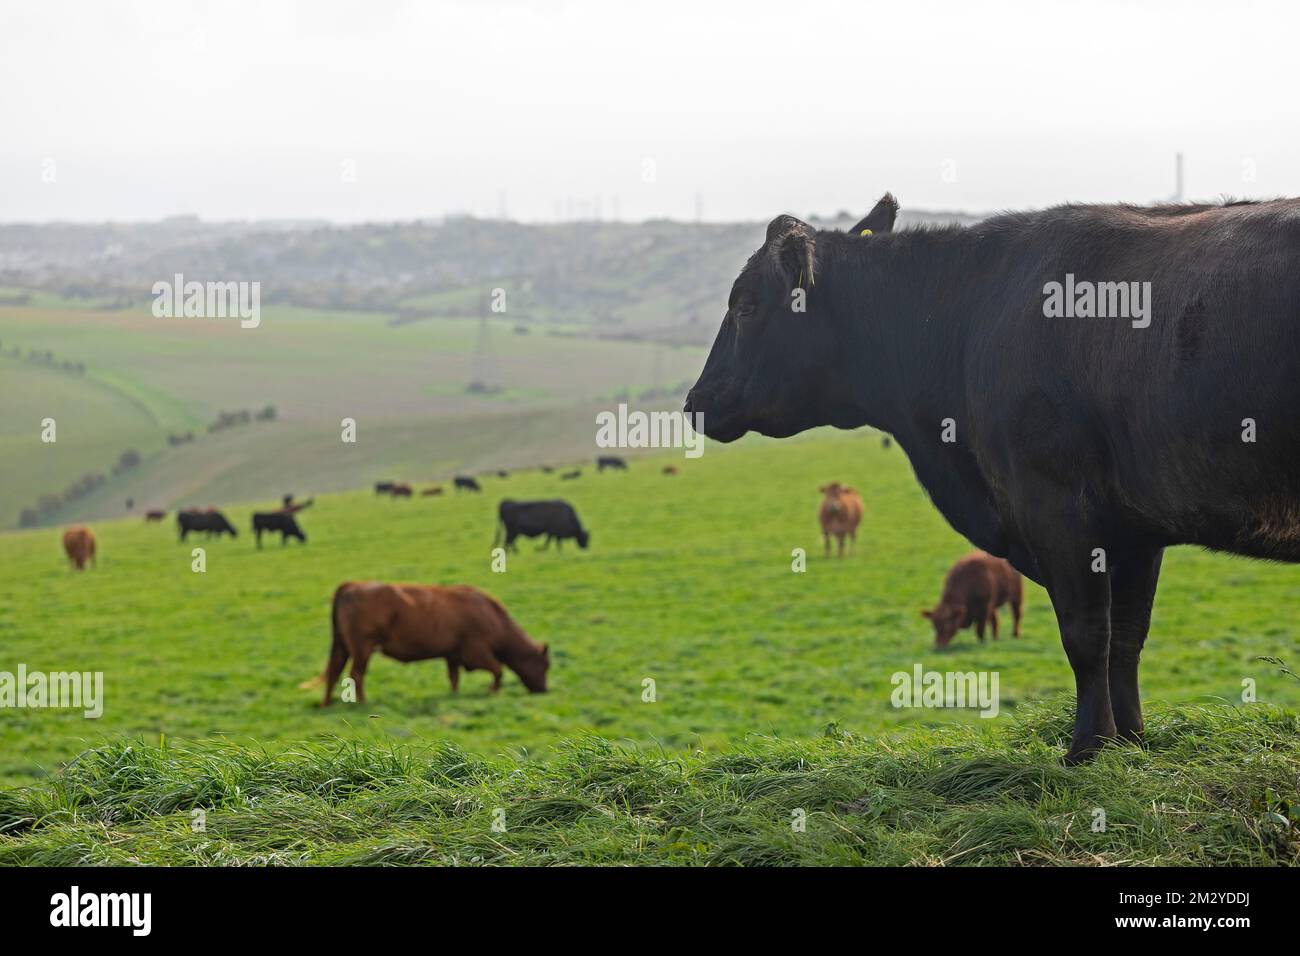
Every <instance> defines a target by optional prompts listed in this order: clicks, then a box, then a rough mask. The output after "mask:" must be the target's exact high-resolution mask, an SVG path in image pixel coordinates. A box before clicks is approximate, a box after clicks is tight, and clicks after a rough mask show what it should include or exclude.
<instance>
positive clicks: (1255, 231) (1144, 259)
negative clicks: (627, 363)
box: [685, 195, 1300, 763]
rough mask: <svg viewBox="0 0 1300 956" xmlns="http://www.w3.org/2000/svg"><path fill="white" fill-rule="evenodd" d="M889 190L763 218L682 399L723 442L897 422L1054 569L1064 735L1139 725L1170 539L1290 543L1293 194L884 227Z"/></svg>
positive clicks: (1002, 549) (995, 539) (1295, 522)
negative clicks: (1069, 700) (832, 211)
mask: <svg viewBox="0 0 1300 956" xmlns="http://www.w3.org/2000/svg"><path fill="white" fill-rule="evenodd" d="M896 210H897V203H896V202H895V201H894V199H893V197H892V196H888V195H887V196H885V197H884V198H883V199H882V200H881V201H880V202H879V203H878V204H877V206H876V208H875V209H873V210H872V211H871V213H870V214H869V215H868V216H867V217H866V218H865V219H864V220H863V221H862V222H860V223H858V224H857V225H856V226H854V227H853V228H852V229H851V230H849V232H848V233H847V234H846V233H841V232H835V231H830V230H819V229H816V228H814V227H812V226H810V225H808V224H807V223H804V222H801V221H799V220H798V219H795V218H793V217H791V216H779V217H777V218H776V219H774V220H773V221H772V223H771V224H770V225H769V226H768V228H767V236H766V239H765V241H764V243H763V246H762V248H760V249H759V251H758V252H756V253H755V254H754V255H753V256H751V257H750V259H749V262H748V263H747V264H746V266H745V268H744V270H743V271H742V272H741V273H740V275H739V277H737V279H736V281H735V283H734V284H733V285H732V287H731V293H730V298H729V304H728V307H727V312H726V317H725V319H724V320H723V323H722V327H721V329H720V330H719V332H718V336H717V339H716V341H715V342H714V343H713V348H712V350H711V352H710V353H709V358H708V361H707V363H706V364H705V367H704V371H703V373H702V374H701V376H700V379H699V381H698V382H696V384H695V386H694V387H693V388H692V389H691V391H690V394H689V395H688V396H687V400H686V408H685V411H686V413H687V414H688V415H690V414H696V413H698V414H702V415H703V416H704V426H705V427H704V430H705V433H706V434H707V435H708V436H709V437H710V438H712V439H714V440H715V441H722V442H729V441H733V440H735V439H737V438H740V437H741V436H742V435H744V434H745V433H746V432H748V431H757V432H760V433H761V434H764V435H769V436H772V437H775V438H784V437H787V436H789V435H793V434H795V433H797V432H801V431H804V430H805V429H808V428H814V427H817V426H821V425H834V426H835V427H837V428H846V429H847V428H857V427H859V426H861V425H871V426H872V427H873V428H878V429H880V430H881V431H884V432H889V433H891V434H892V435H893V437H894V438H895V439H896V440H897V442H898V445H899V447H900V448H901V449H902V450H903V452H904V453H905V454H906V455H907V457H908V458H909V459H910V461H911V465H912V468H913V470H914V471H915V472H916V477H917V479H918V480H919V481H920V483H921V484H922V485H923V486H924V487H925V489H926V491H927V492H928V493H929V496H930V499H931V500H932V501H933V503H934V505H935V507H937V508H938V509H939V511H940V512H941V513H942V514H943V516H944V517H945V518H946V519H947V520H948V521H949V523H950V524H952V526H953V527H954V528H955V529H956V530H957V531H958V532H960V533H961V534H962V535H964V536H965V537H967V538H968V539H969V540H970V541H972V542H973V543H974V544H975V545H976V546H977V547H979V548H980V549H982V550H984V551H987V552H989V553H990V554H993V555H996V556H999V557H1005V558H1006V559H1007V560H1008V561H1009V562H1010V563H1011V564H1012V566H1013V567H1015V568H1016V569H1017V570H1019V571H1020V572H1021V573H1023V574H1024V575H1025V576H1026V577H1029V578H1031V579H1032V580H1034V581H1037V582H1038V583H1040V584H1042V585H1043V586H1044V587H1046V588H1047V592H1048V594H1049V596H1050V597H1051V600H1052V605H1053V608H1054V610H1055V612H1056V618H1057V622H1058V624H1059V625H1060V630H1061V641H1062V643H1063V644H1064V645H1065V652H1066V656H1067V657H1068V659H1069V662H1070V666H1071V668H1072V669H1073V671H1074V679H1075V692H1076V712H1075V722H1074V733H1073V737H1072V739H1071V742H1070V750H1069V753H1068V754H1067V761H1068V762H1070V763H1076V762H1078V761H1080V760H1084V759H1087V758H1088V757H1090V756H1092V755H1093V753H1095V752H1096V750H1097V749H1098V748H1099V747H1101V746H1102V744H1103V742H1104V741H1107V740H1111V739H1114V738H1119V739H1122V740H1138V739H1140V738H1141V737H1142V734H1143V720H1142V707H1141V698H1140V694H1139V688H1138V661H1139V658H1140V656H1141V653H1142V649H1143V644H1144V643H1145V641H1146V638H1147V632H1148V630H1149V628H1150V624H1151V609H1152V602H1153V601H1154V599H1155V594H1156V583H1157V581H1158V579H1159V576H1160V565H1161V559H1162V556H1163V554H1164V549H1165V548H1166V547H1169V546H1173V545H1179V544H1193V545H1199V546H1201V547H1204V548H1209V549H1213V550H1219V551H1225V552H1229V553H1233V554H1240V555H1246V556H1249V557H1255V558H1263V559H1266V560H1272V561H1290V562H1300V456H1297V455H1296V448H1297V447H1298V446H1297V442H1300V417H1297V415H1296V409H1297V408H1300V324H1297V322H1296V315H1297V303H1300V268H1297V267H1298V266H1300V199H1278V200H1270V201H1267V202H1258V203H1255V202H1234V203H1227V204H1225V205H1212V204H1199V203H1197V204H1191V203H1189V204H1178V205H1168V206H1154V207H1150V208H1139V207H1136V206H1129V205H1070V206H1059V207H1056V208H1053V209H1044V210H1040V211H1037V212H1016V213H1007V214H1003V215H998V216H994V217H992V218H990V219H985V220H982V221H980V222H978V223H976V224H974V225H971V226H965V227H945V228H942V229H932V230H931V229H913V230H905V231H903V232H901V233H896V234H895V233H893V232H892V228H893V225H894V218H895V212H896ZM795 289H802V290H804V292H805V293H806V296H807V299H806V310H804V311H806V314H799V313H795V312H792V310H791V307H790V302H791V295H792V292H793V291H794V290H795ZM1067 290H1069V291H1068V292H1067ZM1144 290H1145V291H1144ZM800 298H801V301H802V297H800ZM1144 302H1145V304H1144ZM1076 304H1077V308H1076ZM1076 316H1077V317H1076ZM1256 423H1258V427H1257V424H1256ZM1206 633H1207V631H1206V628H1204V627H1202V628H1200V634H1201V636H1204V635H1205V634H1206ZM1225 653H1226V649H1225Z"/></svg>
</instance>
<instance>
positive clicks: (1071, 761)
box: [1061, 747, 1101, 767]
mask: <svg viewBox="0 0 1300 956" xmlns="http://www.w3.org/2000/svg"><path fill="white" fill-rule="evenodd" d="M1099 750H1101V748H1100V747H1084V748H1081V749H1079V750H1075V749H1074V748H1073V747H1071V748H1070V752H1069V753H1067V754H1066V755H1065V756H1064V757H1062V758H1061V763H1063V764H1065V766H1067V767H1077V766H1079V765H1080V764H1085V763H1088V762H1089V761H1091V760H1092V759H1093V758H1094V757H1096V756H1097V752H1098V751H1099Z"/></svg>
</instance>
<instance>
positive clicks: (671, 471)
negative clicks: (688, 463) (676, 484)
mask: <svg viewBox="0 0 1300 956" xmlns="http://www.w3.org/2000/svg"><path fill="white" fill-rule="evenodd" d="M664 474H665V475H675V474H677V466H676V465H664Z"/></svg>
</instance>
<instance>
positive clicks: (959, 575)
mask: <svg viewBox="0 0 1300 956" xmlns="http://www.w3.org/2000/svg"><path fill="white" fill-rule="evenodd" d="M596 467H597V471H605V470H607V469H613V470H619V471H625V470H627V462H626V461H624V460H623V459H622V458H617V457H614V456H602V457H600V458H598V459H597V462H596ZM542 471H543V472H545V473H548V474H549V473H551V472H552V471H553V469H551V468H549V467H543V468H542ZM662 471H663V474H666V475H675V474H677V467H676V466H674V465H667V466H665V467H664V468H663V469H662ZM580 473H581V472H580V471H579V470H574V471H571V472H566V473H565V474H562V475H561V476H560V477H561V478H572V477H576V476H578V475H580ZM494 474H495V475H496V477H498V478H506V477H508V472H505V471H497V472H495V473H494ZM453 487H454V488H455V489H456V490H457V491H458V492H459V491H465V492H470V493H476V492H482V490H483V488H482V486H481V485H480V484H479V482H478V480H477V479H476V478H474V477H472V476H469V475H458V476H456V477H455V478H454V479H453ZM374 488H375V493H376V494H379V495H385V494H386V495H390V496H392V497H395V498H410V497H412V496H413V494H414V490H413V488H412V487H411V485H410V484H407V483H403V482H396V481H382V482H377V483H376V484H375V486H374ZM820 492H821V495H822V500H821V504H820V507H819V509H818V519H819V521H820V523H821V530H822V536H823V538H824V540H825V553H826V556H827V557H828V558H829V557H830V553H831V539H832V538H835V539H836V541H837V543H838V555H839V557H840V558H843V557H844V555H845V540H846V539H847V540H848V542H849V547H850V551H851V550H852V547H853V545H854V543H856V541H857V531H858V526H859V524H860V523H861V521H862V517H863V511H864V508H863V502H862V496H861V495H860V494H859V493H858V492H857V491H856V490H855V489H853V488H850V487H849V486H847V485H844V484H841V483H840V482H831V483H830V484H827V485H823V486H822V487H821V488H820ZM421 494H422V495H425V496H428V495H439V494H442V488H441V486H434V487H432V488H426V489H424V490H423V491H422V492H421ZM313 503H314V499H308V500H306V501H302V502H299V501H295V499H294V496H293V495H285V496H284V497H283V499H282V501H281V506H280V507H279V508H278V509H276V510H274V511H260V512H256V513H254V515H253V522H252V529H253V534H254V536H255V538H256V540H257V546H258V547H259V548H260V547H261V538H262V534H263V533H271V534H277V533H278V534H279V535H280V541H281V544H282V545H283V544H285V543H287V542H288V541H289V539H290V538H293V539H296V540H298V541H299V542H301V543H303V544H305V543H306V541H307V535H306V534H305V533H304V532H303V531H302V529H301V527H299V525H298V521H297V518H296V515H297V514H298V513H300V512H302V511H304V510H305V509H307V508H309V507H311V506H312V504H313ZM164 517H165V512H162V511H157V510H151V511H149V512H147V513H146V515H145V521H146V522H150V523H152V522H158V521H161V520H162V519H163V518H164ZM176 522H177V528H178V530H179V534H180V540H181V541H185V540H186V538H187V536H188V535H189V534H190V533H191V532H194V533H202V534H204V535H206V536H207V537H209V538H211V537H220V536H222V535H224V534H229V535H230V536H231V537H232V538H234V537H238V532H237V531H236V530H235V527H234V525H232V524H231V523H230V521H229V520H228V519H227V518H226V516H225V515H224V514H222V513H221V512H220V511H218V510H217V509H215V508H202V509H198V508H191V509H188V510H184V511H180V512H179V513H178V514H177V516H176ZM521 537H523V538H543V539H544V541H543V543H542V546H541V550H545V549H547V548H549V547H550V545H551V543H552V542H554V543H555V545H556V549H557V550H559V549H561V548H562V546H563V542H564V541H565V540H572V541H573V542H575V543H576V544H577V545H578V547H579V548H583V549H586V548H587V547H588V545H589V544H590V542H591V533H590V532H589V531H588V530H587V529H586V528H584V527H583V526H582V522H581V521H580V520H579V518H578V513H577V511H576V510H575V509H574V507H573V505H571V504H570V503H569V502H567V501H564V500H562V499H558V498H556V499H548V500H542V501H516V500H514V499H511V498H506V499H504V500H502V501H501V503H500V505H499V506H498V508H497V527H496V534H495V536H494V538H493V541H492V547H493V548H494V549H495V548H496V547H498V546H499V545H504V547H505V549H506V550H507V551H518V548H517V545H516V541H517V540H518V539H519V538H521ZM63 545H64V549H65V551H66V553H67V555H68V560H69V561H70V563H71V564H72V566H73V567H74V568H76V569H77V570H81V569H83V568H85V566H86V564H87V563H88V562H89V563H91V564H94V563H95V536H94V533H93V532H92V531H91V530H90V529H89V528H85V527H76V528H70V529H69V530H68V531H67V532H66V533H65V534H64V536H63ZM1021 594H1022V590H1021V581H1020V575H1019V574H1018V573H1017V572H1016V571H1014V570H1013V569H1012V568H1011V566H1010V565H1008V564H1007V562H1005V561H1003V560H1001V559H999V558H995V557H992V556H991V555H988V554H985V553H984V552H976V553H975V554H973V555H969V556H967V557H965V558H962V559H961V560H960V561H958V562H957V563H956V565H954V566H953V568H952V570H951V571H950V572H949V574H948V576H947V578H946V580H945V581H944V586H943V593H942V596H941V597H940V599H939V603H938V604H937V605H936V606H935V607H934V608H933V609H927V610H924V611H922V612H921V613H922V614H923V615H924V616H925V617H926V618H928V619H930V621H931V623H932V624H933V625H934V634H935V646H936V647H938V648H942V647H945V646H946V645H947V644H948V643H949V642H951V640H952V638H953V635H954V634H955V633H956V632H957V631H958V630H960V629H963V628H966V627H972V626H973V627H974V628H975V632H976V635H977V636H978V638H979V640H980V641H981V642H983V640H984V632H985V628H986V626H991V627H992V631H993V639H994V640H997V636H998V619H997V609H998V608H999V607H1000V606H1002V605H1003V604H1010V606H1011V611H1012V614H1013V616H1014V621H1015V624H1014V635H1015V636H1016V637H1019V636H1020V619H1021ZM330 621H331V633H332V639H331V646H330V654H329V659H328V661H327V662H326V665H325V668H324V670H323V671H322V673H321V674H320V675H319V676H318V677H316V678H314V679H313V680H311V681H308V682H306V683H304V684H303V685H302V687H304V688H307V687H312V686H317V685H319V684H324V686H325V696H324V700H323V704H324V705H328V704H329V703H330V702H331V700H332V697H333V693H334V687H335V685H336V684H337V682H338V680H339V678H340V676H341V675H342V672H343V668H344V666H345V665H346V664H347V662H348V661H349V660H351V661H352V670H351V674H350V676H351V678H352V681H353V685H354V689H355V692H356V699H357V700H358V701H362V700H364V689H363V686H364V678H365V671H366V667H367V665H368V663H369V659H370V657H371V655H372V654H373V653H374V652H375V651H379V652H380V653H382V654H384V655H386V656H388V657H391V658H394V659H395V660H399V661H402V662H409V661H415V660H425V659H428V658H438V657H441V658H443V659H445V661H446V663H447V671H448V676H449V678H450V681H451V688H452V690H453V691H456V690H457V689H458V687H459V675H460V670H461V669H462V668H463V669H465V670H486V671H489V672H490V673H491V674H492V675H493V682H492V688H491V689H492V691H493V692H495V691H497V690H498V689H499V688H500V686H501V675H502V669H503V667H504V668H509V669H510V670H512V671H514V672H515V673H516V674H517V675H518V676H519V678H520V680H521V681H522V682H523V683H524V685H525V686H526V687H527V688H528V689H529V690H530V691H533V692H541V691H545V690H546V672H547V669H548V668H549V666H550V655H549V652H548V650H547V647H546V645H544V644H538V643H537V642H535V641H533V640H532V639H531V638H529V637H528V636H527V635H526V634H525V633H524V632H523V631H522V630H521V629H520V627H519V626H518V625H517V624H516V623H515V622H514V620H513V619H512V618H511V617H510V615H509V614H508V613H507V612H506V610H505V608H503V607H502V606H501V604H500V603H499V602H498V601H497V600H496V599H495V598H493V597H491V596H489V595H487V594H485V593H483V592H482V591H479V590H477V589H475V588H473V587H469V586H456V587H440V586H416V585H395V584H385V583H382V582H347V583H345V584H343V585H340V586H339V588H338V589H337V590H336V591H335V594H334V601H333V605H332V607H331V611H330Z"/></svg>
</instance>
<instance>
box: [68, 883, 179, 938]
mask: <svg viewBox="0 0 1300 956" xmlns="http://www.w3.org/2000/svg"><path fill="white" fill-rule="evenodd" d="M50 925H51V926H60V927H63V926H67V927H72V926H129V927H131V935H133V936H148V935H149V931H150V929H151V928H152V925H153V895H152V894H151V893H82V892H81V888H80V887H78V886H73V887H72V889H71V891H70V892H67V893H55V894H54V895H53V896H51V897H50Z"/></svg>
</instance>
